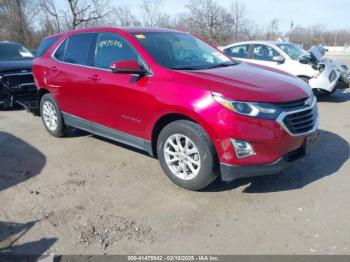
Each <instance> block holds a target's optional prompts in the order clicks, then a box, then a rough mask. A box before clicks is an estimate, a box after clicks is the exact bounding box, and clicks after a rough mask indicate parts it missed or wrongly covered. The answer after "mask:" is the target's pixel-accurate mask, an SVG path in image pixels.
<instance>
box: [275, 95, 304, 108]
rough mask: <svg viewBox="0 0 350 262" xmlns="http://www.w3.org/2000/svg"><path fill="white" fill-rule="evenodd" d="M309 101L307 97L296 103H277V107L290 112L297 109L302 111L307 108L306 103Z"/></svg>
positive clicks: (295, 101)
mask: <svg viewBox="0 0 350 262" xmlns="http://www.w3.org/2000/svg"><path fill="white" fill-rule="evenodd" d="M307 99H308V97H305V98H302V99H298V100H294V101H289V102H282V103H276V105H277V106H279V107H280V108H282V109H283V110H286V111H290V110H295V109H300V108H303V107H305V101H306V100H307Z"/></svg>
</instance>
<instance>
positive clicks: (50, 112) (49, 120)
mask: <svg viewBox="0 0 350 262" xmlns="http://www.w3.org/2000/svg"><path fill="white" fill-rule="evenodd" d="M40 115H41V119H42V121H43V124H44V126H45V128H46V130H47V131H48V132H49V133H50V134H51V135H53V136H55V137H61V136H63V135H64V134H65V131H66V130H67V127H66V125H65V124H64V121H63V117H62V113H61V111H60V109H59V107H58V105H57V103H56V101H55V99H54V97H53V96H52V95H51V94H45V95H44V96H43V97H42V98H41V101H40Z"/></svg>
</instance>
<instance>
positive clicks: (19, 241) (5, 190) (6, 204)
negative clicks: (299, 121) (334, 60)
mask: <svg viewBox="0 0 350 262" xmlns="http://www.w3.org/2000/svg"><path fill="white" fill-rule="evenodd" d="M349 101H350V91H347V92H337V93H335V94H333V95H332V96H331V97H328V98H324V99H322V100H321V101H319V109H320V114H321V119H320V132H321V137H320V139H321V141H320V144H319V146H318V148H317V149H316V151H315V152H314V153H313V154H312V155H310V156H308V157H306V158H304V159H303V160H301V161H300V162H297V163H295V164H294V165H293V166H291V167H290V168H289V169H288V170H287V171H285V172H284V173H283V174H281V175H278V176H271V177H260V178H251V179H243V180H239V181H235V182H233V183H229V184H223V183H221V182H219V181H217V182H215V183H214V184H213V185H212V186H210V187H209V188H208V189H206V190H205V191H202V192H190V191H186V190H183V189H181V188H178V187H176V186H175V185H174V184H173V183H171V182H170V181H169V180H168V179H167V178H166V177H165V175H163V172H162V170H161V168H160V166H159V164H158V161H157V160H155V159H153V158H151V157H149V156H147V155H145V154H143V153H142V152H138V151H135V150H132V149H130V148H128V147H126V146H123V145H120V144H118V143H114V142H111V141H108V140H105V139H101V138H99V137H96V136H93V135H89V134H86V133H84V132H80V131H74V132H71V133H70V135H69V136H68V137H66V138H61V139H57V138H53V137H51V136H49V135H48V133H47V132H46V131H45V129H44V127H43V125H42V123H41V121H40V119H39V118H35V117H33V116H32V115H30V114H28V113H26V112H25V111H21V110H12V111H8V110H7V111H0V253H1V252H7V251H12V252H21V253H26V254H28V253H33V254H39V253H40V254H42V253H44V252H47V253H50V254H51V253H54V254H135V253H137V254H140V253H143V254H158V253H162V254H350V223H349V218H350V209H349V207H350V190H349V184H350V176H349V175H350V162H349V161H348V159H349V152H350V149H349V141H350V117H349V116H348V114H349V112H350V102H349Z"/></svg>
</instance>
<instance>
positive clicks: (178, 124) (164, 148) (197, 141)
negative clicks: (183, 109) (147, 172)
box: [157, 120, 219, 191]
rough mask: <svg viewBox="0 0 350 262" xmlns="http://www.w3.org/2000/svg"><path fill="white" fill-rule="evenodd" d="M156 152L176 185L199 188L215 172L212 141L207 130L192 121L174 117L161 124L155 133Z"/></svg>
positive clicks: (211, 180) (211, 177)
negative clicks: (172, 119)
mask: <svg viewBox="0 0 350 262" xmlns="http://www.w3.org/2000/svg"><path fill="white" fill-rule="evenodd" d="M177 139H179V140H177ZM170 141H172V143H170ZM177 141H180V144H181V147H178V142H177ZM186 141H187V146H185V143H186ZM172 145H174V146H172ZM175 146H176V147H175ZM169 152H171V154H170V153H169ZM194 152H197V153H194ZM157 154H158V159H159V162H160V165H161V167H162V169H163V170H164V172H165V174H166V175H167V176H168V177H169V178H170V180H172V181H173V182H174V183H175V184H176V185H178V186H180V187H183V188H186V189H189V190H193V191H197V190H201V189H203V188H205V187H206V186H208V185H209V184H210V183H211V182H213V181H214V180H215V179H216V177H217V176H218V173H219V172H218V170H219V168H218V164H219V163H218V160H217V155H216V151H215V149H214V145H213V143H212V142H211V140H210V138H209V136H208V135H207V133H206V132H205V131H204V130H203V129H202V128H201V127H200V126H199V125H198V124H196V123H194V122H191V121H187V120H178V121H175V122H172V123H170V124H168V125H167V126H165V127H164V128H163V129H162V131H161V132H160V134H159V136H158V140H157ZM176 159H178V160H176ZM168 163H171V164H168ZM189 165H191V166H192V169H191V168H190V166H189ZM176 170H177V171H178V172H177V174H176ZM184 170H185V171H184ZM179 171H181V172H179Z"/></svg>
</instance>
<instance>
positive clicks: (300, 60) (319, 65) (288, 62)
mask: <svg viewBox="0 0 350 262" xmlns="http://www.w3.org/2000/svg"><path fill="white" fill-rule="evenodd" d="M219 48H220V49H221V50H222V51H223V52H224V53H225V54H227V55H229V56H230V57H233V58H235V59H237V60H241V61H245V62H249V63H253V64H258V65H264V66H268V67H273V68H276V69H279V70H282V71H285V72H287V73H290V74H292V75H295V76H297V77H299V78H301V79H302V80H304V81H306V82H308V83H309V85H310V87H311V88H312V89H313V90H314V91H315V93H318V94H320V93H322V94H331V93H333V92H334V91H335V90H336V88H337V84H338V80H339V78H340V76H341V73H340V71H339V70H338V69H337V66H336V65H335V64H334V63H332V62H329V61H319V60H318V59H317V58H316V57H315V56H314V55H313V53H311V52H306V51H305V50H303V49H302V48H301V47H299V46H298V45H295V44H293V43H286V42H278V41H249V42H240V43H235V44H231V45H228V46H224V47H219Z"/></svg>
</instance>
